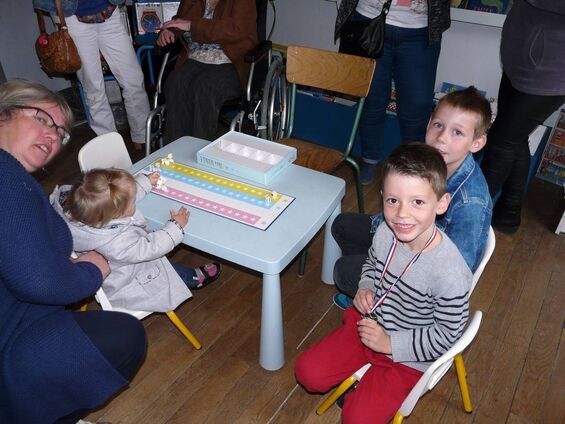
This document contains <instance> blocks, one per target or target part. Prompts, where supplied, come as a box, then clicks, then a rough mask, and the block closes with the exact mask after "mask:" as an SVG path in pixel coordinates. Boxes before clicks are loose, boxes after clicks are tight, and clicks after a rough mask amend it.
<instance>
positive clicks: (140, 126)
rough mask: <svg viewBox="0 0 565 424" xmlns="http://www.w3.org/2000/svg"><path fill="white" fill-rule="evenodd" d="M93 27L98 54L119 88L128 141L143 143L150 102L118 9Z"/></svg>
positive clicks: (141, 72)
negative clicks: (128, 136) (97, 44)
mask: <svg viewBox="0 0 565 424" xmlns="http://www.w3.org/2000/svg"><path fill="white" fill-rule="evenodd" d="M95 25H98V26H99V28H100V29H99V36H98V42H99V46H100V51H101V52H102V54H103V55H104V58H105V59H106V62H108V65H109V66H110V69H111V71H112V73H113V74H114V76H115V77H116V80H117V81H118V83H119V84H120V87H122V94H123V98H124V105H125V107H126V113H127V116H128V123H129V127H130V134H131V140H132V141H133V142H134V143H145V121H146V120H147V115H149V100H148V98H147V93H146V91H145V85H144V81H143V80H144V77H143V71H142V70H141V66H140V65H139V63H138V61H137V56H136V54H135V51H134V49H133V45H132V44H131V39H130V37H129V35H128V33H127V30H126V27H125V26H124V23H123V21H122V18H121V16H120V10H119V8H117V9H116V10H114V13H113V14H112V16H111V17H110V18H109V19H108V20H107V21H106V22H104V23H100V24H95Z"/></svg>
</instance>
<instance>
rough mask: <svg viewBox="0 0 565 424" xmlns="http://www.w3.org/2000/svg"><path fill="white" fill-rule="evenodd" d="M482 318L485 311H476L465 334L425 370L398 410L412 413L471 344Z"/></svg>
mask: <svg viewBox="0 0 565 424" xmlns="http://www.w3.org/2000/svg"><path fill="white" fill-rule="evenodd" d="M482 318H483V313H482V312H481V311H476V312H475V313H474V314H473V317H472V318H471V319H470V320H469V322H468V324H467V328H466V329H465V332H464V333H463V335H462V336H461V337H460V338H459V340H457V341H456V342H455V343H454V344H453V346H451V348H450V349H449V350H448V351H447V352H445V353H444V354H443V355H441V356H440V357H439V358H438V359H436V360H435V361H434V363H433V364H432V365H430V367H429V368H428V369H427V370H426V371H425V372H424V374H423V375H422V377H420V380H418V382H417V383H416V385H415V386H414V387H413V388H412V391H411V392H410V393H409V394H408V396H407V397H406V399H404V402H402V405H401V406H400V408H399V410H398V412H400V413H401V414H402V415H403V416H405V417H407V416H408V415H410V414H411V413H412V410H413V409H414V406H415V405H416V403H417V402H418V399H420V397H422V395H423V394H424V393H426V392H427V391H429V390H431V389H433V388H434V386H435V385H436V384H437V382H438V381H439V380H441V378H442V377H443V376H444V374H445V373H446V372H447V370H449V368H450V367H451V365H452V364H453V359H454V358H455V356H456V355H458V354H460V353H461V352H463V351H464V350H465V349H466V348H467V346H469V345H470V344H471V342H472V341H473V339H474V338H475V336H476V335H477V333H478V331H479V327H480V325H481V320H482Z"/></svg>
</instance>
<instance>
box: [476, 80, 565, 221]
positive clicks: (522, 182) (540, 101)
mask: <svg viewBox="0 0 565 424" xmlns="http://www.w3.org/2000/svg"><path fill="white" fill-rule="evenodd" d="M564 102H565V96H537V95H532V94H527V93H523V92H521V91H519V90H517V89H516V88H514V87H513V86H512V84H511V82H510V80H509V79H508V77H507V76H506V74H503V75H502V79H501V81H500V88H499V92H498V113H497V116H496V119H495V121H494V123H493V124H492V127H491V129H490V131H489V133H488V140H487V144H486V147H485V154H484V158H483V161H482V163H481V168H482V170H483V173H484V175H485V178H486V180H487V183H488V186H489V191H490V194H491V195H492V196H494V195H495V194H496V193H498V192H499V191H500V197H499V199H498V201H497V204H496V206H495V211H494V216H493V221H496V220H497V218H498V219H500V218H502V219H503V220H504V219H505V217H507V219H510V220H513V221H514V222H513V224H516V225H519V223H520V211H521V207H522V199H523V196H524V191H525V188H526V183H527V180H528V171H529V168H530V150H529V147H528V136H529V135H530V133H531V132H532V131H533V130H534V129H535V128H536V127H537V126H538V125H540V124H542V123H543V121H545V120H546V119H547V117H548V116H549V115H551V113H553V112H554V111H555V110H556V109H557V108H558V107H559V106H561V105H562V104H563V103H564ZM509 223H510V222H509Z"/></svg>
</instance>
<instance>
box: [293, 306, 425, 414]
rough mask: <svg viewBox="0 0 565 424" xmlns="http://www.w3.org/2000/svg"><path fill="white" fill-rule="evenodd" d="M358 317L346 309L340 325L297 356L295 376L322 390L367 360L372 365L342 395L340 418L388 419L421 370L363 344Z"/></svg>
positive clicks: (316, 390) (307, 386)
mask: <svg viewBox="0 0 565 424" xmlns="http://www.w3.org/2000/svg"><path fill="white" fill-rule="evenodd" d="M360 319H362V317H361V315H360V314H359V312H357V310H356V309H355V308H353V307H351V308H348V309H346V310H345V312H344V314H343V325H342V326H341V327H340V328H338V329H337V330H335V331H333V332H332V333H330V334H329V335H328V336H326V337H325V338H323V339H322V340H321V341H320V342H319V343H317V344H316V345H314V346H312V347H311V348H310V349H308V350H306V351H305V352H303V353H302V354H301V355H300V356H299V357H298V359H297V361H296V364H295V373H296V379H297V381H298V382H299V383H300V384H301V385H302V386H303V387H304V388H305V389H306V390H308V391H309V392H312V393H325V392H327V391H329V390H330V389H332V388H333V387H335V386H337V385H338V384H340V383H341V382H342V381H343V380H345V379H346V378H348V377H350V376H351V375H352V374H353V373H354V372H355V371H357V370H358V369H359V368H361V367H362V366H363V365H365V364H366V363H368V362H370V363H371V364H372V366H371V367H370V368H369V369H368V370H367V372H366V373H365V375H364V376H363V378H362V379H361V381H360V382H359V384H358V386H357V388H356V389H355V390H354V391H353V392H351V393H349V394H348V395H347V397H346V399H345V403H344V405H343V410H342V416H341V418H342V422H343V424H365V423H367V424H378V423H388V422H389V421H390V420H391V419H392V418H393V417H394V414H395V413H396V411H398V408H399V407H400V405H401V404H402V402H403V401H404V399H405V398H406V396H407V395H408V393H410V390H412V388H413V387H414V385H415V384H416V383H417V382H418V380H419V378H420V377H421V375H422V373H421V372H420V371H418V370H415V369H413V368H410V367H407V366H405V365H402V364H397V363H395V362H393V361H392V360H391V359H390V358H388V357H387V356H386V355H383V354H381V353H376V352H374V351H372V350H371V349H369V348H368V347H366V346H365V345H363V344H362V343H361V340H360V339H359V335H358V333H357V321H359V320H360Z"/></svg>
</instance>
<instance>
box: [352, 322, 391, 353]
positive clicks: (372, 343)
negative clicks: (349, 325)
mask: <svg viewBox="0 0 565 424" xmlns="http://www.w3.org/2000/svg"><path fill="white" fill-rule="evenodd" d="M357 332H358V333H359V338H360V339H361V343H363V344H364V345H365V346H367V347H368V348H369V349H371V350H373V351H375V352H379V353H384V354H391V353H392V343H391V341H390V336H389V335H388V334H387V333H385V331H384V330H383V328H382V327H381V326H380V325H379V324H377V322H376V321H375V320H372V319H370V318H363V319H361V320H359V321H357Z"/></svg>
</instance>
